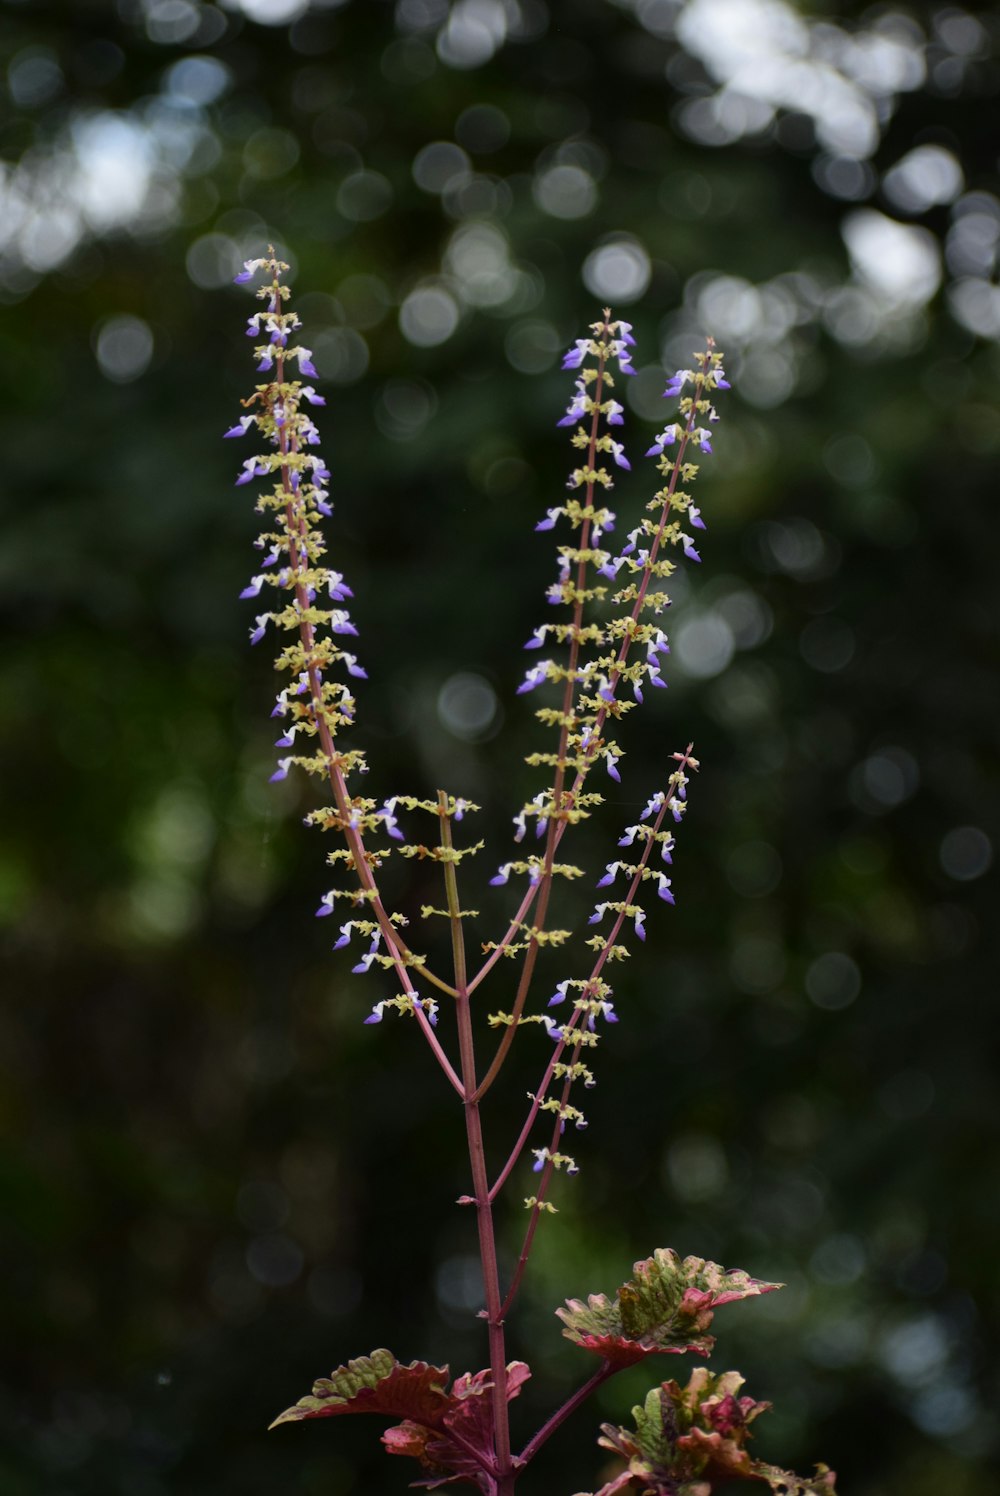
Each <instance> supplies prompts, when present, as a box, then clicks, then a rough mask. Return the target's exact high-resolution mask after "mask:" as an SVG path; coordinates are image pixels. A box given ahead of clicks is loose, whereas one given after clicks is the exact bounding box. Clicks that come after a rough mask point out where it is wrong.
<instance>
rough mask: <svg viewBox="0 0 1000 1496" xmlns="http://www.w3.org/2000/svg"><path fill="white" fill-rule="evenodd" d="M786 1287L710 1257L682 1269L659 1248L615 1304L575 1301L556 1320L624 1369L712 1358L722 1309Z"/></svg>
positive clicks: (599, 1297) (601, 1298)
mask: <svg viewBox="0 0 1000 1496" xmlns="http://www.w3.org/2000/svg"><path fill="white" fill-rule="evenodd" d="M781 1286H782V1285H781V1284H780V1283H764V1282H761V1281H759V1280H758V1279H756V1278H751V1277H750V1275H749V1274H748V1273H745V1272H742V1271H740V1270H739V1269H736V1270H733V1271H727V1270H726V1269H725V1268H723V1267H720V1266H719V1264H718V1263H716V1262H706V1261H705V1259H704V1258H702V1257H685V1258H684V1260H683V1261H681V1259H680V1258H679V1257H678V1256H677V1253H676V1252H673V1251H671V1250H670V1248H667V1247H658V1248H657V1250H656V1251H655V1252H654V1253H653V1256H652V1257H647V1258H646V1259H645V1260H644V1261H643V1262H637V1263H636V1264H635V1267H634V1269H633V1276H632V1277H631V1278H630V1279H629V1280H628V1282H627V1283H623V1284H622V1286H621V1288H619V1290H618V1292H617V1294H616V1295H615V1298H614V1300H611V1299H609V1298H608V1297H607V1295H606V1294H591V1295H590V1297H589V1298H588V1300H587V1302H586V1304H584V1303H583V1302H582V1301H581V1300H580V1299H568V1300H567V1307H566V1308H565V1309H557V1310H556V1313H557V1314H558V1315H559V1317H560V1319H562V1321H563V1324H564V1326H565V1328H564V1330H563V1334H564V1335H565V1336H566V1337H567V1339H569V1340H572V1341H573V1342H574V1344H576V1345H581V1346H583V1347H584V1349H585V1350H589V1351H593V1352H594V1353H595V1354H596V1355H599V1356H602V1357H603V1358H604V1360H606V1361H607V1362H609V1364H610V1365H612V1366H614V1367H616V1368H617V1367H622V1366H631V1365H633V1364H634V1363H635V1362H636V1361H641V1360H642V1359H643V1358H644V1357H645V1356H652V1355H681V1354H683V1353H684V1352H685V1351H691V1352H692V1353H693V1354H694V1355H699V1356H707V1355H709V1354H710V1352H711V1350H712V1346H713V1345H714V1343H715V1342H714V1340H713V1338H712V1336H711V1335H708V1334H706V1333H705V1332H706V1331H707V1329H708V1327H709V1326H710V1325H711V1323H712V1319H713V1316H714V1311H715V1309H716V1308H718V1306H719V1305H720V1304H728V1303H732V1302H733V1301H734V1300H736V1299H745V1298H751V1297H754V1296H756V1295H757V1294H762V1293H771V1292H772V1291H773V1290H774V1289H776V1288H780V1287H781Z"/></svg>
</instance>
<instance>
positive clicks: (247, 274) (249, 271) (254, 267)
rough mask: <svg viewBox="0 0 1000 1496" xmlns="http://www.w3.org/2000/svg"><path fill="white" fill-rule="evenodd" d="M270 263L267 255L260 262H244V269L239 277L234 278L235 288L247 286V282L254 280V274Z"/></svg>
mask: <svg viewBox="0 0 1000 1496" xmlns="http://www.w3.org/2000/svg"><path fill="white" fill-rule="evenodd" d="M268 263H269V261H268V259H267V256H266V255H264V256H262V257H261V258H260V259H259V260H244V261H243V269H242V270H241V271H240V273H239V275H234V276H233V284H234V285H235V286H245V285H246V283H247V281H249V280H253V277H254V273H255V272H256V271H258V270H259V269H260V268H261V266H262V265H267V264H268Z"/></svg>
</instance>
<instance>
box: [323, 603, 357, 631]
mask: <svg viewBox="0 0 1000 1496" xmlns="http://www.w3.org/2000/svg"><path fill="white" fill-rule="evenodd" d="M330 632H331V634H357V632H358V631H357V629H356V628H355V627H354V624H353V623H352V622H351V615H350V614H349V613H348V612H347V610H346V608H334V609H333V611H332V613H331V614H330Z"/></svg>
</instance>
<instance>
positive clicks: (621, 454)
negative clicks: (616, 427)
mask: <svg viewBox="0 0 1000 1496" xmlns="http://www.w3.org/2000/svg"><path fill="white" fill-rule="evenodd" d="M610 447H611V455H612V456H613V457H614V459H615V462H616V463H617V464H618V466H619V467H620V468H625V470H626V471H627V472H631V471H632V464H631V463H630V462H629V460H628V458H627V457H626V456H625V448H624V446H623V445H622V443H621V442H611V443H610Z"/></svg>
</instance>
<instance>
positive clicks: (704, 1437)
mask: <svg viewBox="0 0 1000 1496" xmlns="http://www.w3.org/2000/svg"><path fill="white" fill-rule="evenodd" d="M742 1385H743V1378H742V1377H741V1376H740V1375H739V1373H738V1372H735V1371H726V1372H722V1373H721V1374H720V1375H718V1376H714V1375H713V1374H712V1372H711V1371H709V1369H708V1367H707V1366H698V1367H695V1369H694V1371H693V1372H692V1373H691V1376H690V1377H689V1379H688V1383H687V1386H685V1387H681V1386H680V1384H679V1383H677V1382H673V1381H668V1382H664V1383H663V1384H662V1385H661V1386H659V1387H654V1388H653V1390H652V1391H651V1392H650V1394H649V1396H648V1397H647V1398H646V1401H645V1403H644V1404H643V1405H642V1406H641V1407H637V1408H633V1409H632V1417H633V1418H634V1419H635V1428H634V1429H625V1428H616V1427H615V1426H614V1425H612V1424H605V1425H604V1427H603V1429H602V1434H601V1438H600V1441H599V1442H600V1444H601V1445H602V1446H603V1447H604V1448H605V1449H609V1450H611V1451H612V1453H614V1454H616V1455H618V1456H620V1458H621V1459H622V1460H623V1461H624V1462H625V1468H624V1469H623V1470H622V1471H621V1472H620V1473H619V1474H618V1475H617V1476H615V1477H614V1479H613V1480H611V1481H609V1482H608V1483H607V1484H606V1485H605V1486H602V1487H601V1490H600V1491H598V1492H597V1493H596V1496H626V1493H631V1496H639V1493H642V1496H710V1493H711V1491H712V1489H713V1483H714V1482H716V1481H724V1482H727V1481H730V1480H754V1481H758V1482H763V1483H764V1484H766V1485H769V1486H770V1488H771V1491H772V1493H774V1496H836V1492H835V1490H834V1482H835V1479H836V1477H835V1475H834V1473H833V1471H832V1470H828V1469H827V1467H826V1466H825V1465H819V1466H817V1469H816V1474H815V1475H814V1476H811V1477H808V1476H807V1477H803V1476H799V1475H793V1474H792V1473H791V1472H790V1471H787V1470H779V1469H778V1467H777V1466H776V1465H768V1464H766V1463H765V1462H764V1461H762V1460H755V1459H753V1458H752V1456H751V1455H750V1452H749V1450H748V1449H747V1447H746V1445H747V1442H748V1440H749V1439H750V1437H751V1435H750V1425H751V1423H752V1422H753V1421H754V1419H755V1418H758V1417H759V1416H760V1414H761V1413H763V1412H765V1411H766V1410H767V1409H768V1408H769V1407H770V1404H769V1403H764V1402H755V1401H754V1399H753V1398H752V1397H745V1396H740V1388H741V1387H742Z"/></svg>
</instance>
